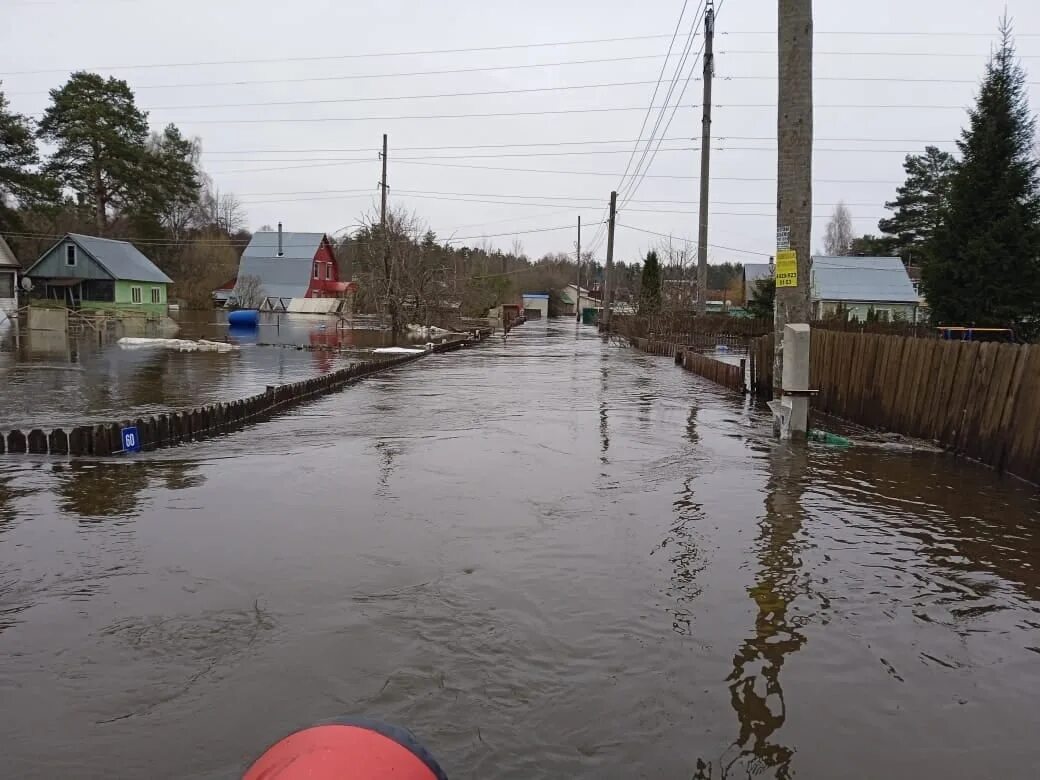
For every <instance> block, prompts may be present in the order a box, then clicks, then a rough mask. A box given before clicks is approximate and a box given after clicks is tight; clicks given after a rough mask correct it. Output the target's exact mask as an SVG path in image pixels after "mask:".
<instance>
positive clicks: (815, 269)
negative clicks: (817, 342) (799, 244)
mask: <svg viewBox="0 0 1040 780" xmlns="http://www.w3.org/2000/svg"><path fill="white" fill-rule="evenodd" d="M810 276H811V291H812V306H813V317H814V318H815V319H827V318H829V317H838V316H843V317H845V318H847V319H853V318H855V319H858V320H860V321H861V322H866V320H867V318H868V317H869V316H870V315H871V313H872V312H873V314H874V315H875V316H876V317H877V318H878V319H879V320H880V321H882V322H892V321H895V320H904V321H906V322H917V320H918V297H917V292H916V291H915V290H914V286H913V284H912V283H911V281H910V276H909V275H908V274H907V271H906V266H904V265H903V261H902V260H900V259H899V258H898V257H814V258H813V259H812V271H811V272H810Z"/></svg>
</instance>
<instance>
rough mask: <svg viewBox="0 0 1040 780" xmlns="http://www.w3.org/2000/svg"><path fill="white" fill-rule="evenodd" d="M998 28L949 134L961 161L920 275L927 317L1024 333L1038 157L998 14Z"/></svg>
mask: <svg viewBox="0 0 1040 780" xmlns="http://www.w3.org/2000/svg"><path fill="white" fill-rule="evenodd" d="M1000 32H1001V42H1000V48H999V49H998V50H997V51H996V52H995V53H994V54H993V56H992V57H991V59H990V62H989V64H988V65H987V67H986V73H985V78H984V79H983V82H982V85H981V88H980V90H979V94H978V98H977V100H976V104H975V107H974V108H972V109H971V110H970V111H969V114H968V116H969V126H968V127H967V128H966V129H965V130H964V131H963V132H962V136H961V139H960V140H959V141H958V142H957V145H958V146H959V148H960V153H961V161H960V163H959V164H958V166H957V171H956V173H955V174H954V176H953V179H952V182H951V186H950V202H949V207H948V209H946V211H945V214H944V218H943V220H942V224H941V225H940V226H939V228H938V230H937V231H936V234H935V241H934V249H933V254H932V256H931V257H928V258H926V262H925V264H924V267H923V269H922V280H923V283H924V290H925V295H926V296H927V299H928V305H929V306H930V308H931V310H932V317H933V319H934V320H935V321H936V322H938V323H944V324H951V325H953V324H965V325H967V324H975V325H979V326H997V327H1007V326H1011V327H1015V328H1016V329H1017V330H1018V332H1019V333H1020V334H1022V335H1024V336H1027V337H1029V336H1033V335H1036V333H1037V332H1038V330H1040V328H1038V325H1040V323H1038V315H1040V177H1038V167H1040V166H1038V163H1037V161H1036V159H1035V158H1034V156H1033V155H1034V151H1033V131H1034V120H1033V116H1032V114H1031V113H1030V111H1029V106H1028V103H1027V99H1026V88H1025V83H1026V75H1025V73H1024V71H1023V69H1022V67H1021V66H1020V65H1019V64H1018V62H1017V61H1016V59H1015V49H1014V42H1013V40H1012V35H1011V27H1010V24H1009V23H1008V21H1007V19H1006V18H1005V19H1004V20H1003V22H1002V24H1001V27H1000Z"/></svg>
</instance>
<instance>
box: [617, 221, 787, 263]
mask: <svg viewBox="0 0 1040 780" xmlns="http://www.w3.org/2000/svg"><path fill="white" fill-rule="evenodd" d="M618 227H623V228H625V229H627V230H635V231H636V232H637V233H649V234H650V235H652V236H660V237H661V238H678V239H680V240H682V241H685V242H686V243H689V244H693V245H696V244H697V242H696V241H694V240H693V239H689V238H686V237H684V236H676V235H674V234H671V233H659V232H657V231H656V230H647V229H646V228H638V227H635V226H634V225H622V224H620V223H619V224H618ZM708 246H710V247H713V248H715V249H725V250H727V251H729V252H741V253H743V254H746V255H758V256H759V257H773V255H771V254H769V253H768V252H756V251H755V250H753V249H740V248H738V247H733V246H724V245H722V244H708Z"/></svg>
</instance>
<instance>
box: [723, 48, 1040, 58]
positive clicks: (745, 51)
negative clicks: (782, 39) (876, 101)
mask: <svg viewBox="0 0 1040 780" xmlns="http://www.w3.org/2000/svg"><path fill="white" fill-rule="evenodd" d="M719 54H725V55H731V54H768V55H769V56H772V57H776V56H777V54H778V52H777V51H776V49H727V50H726V51H720V52H719ZM817 54H822V55H826V56H831V57H971V58H972V59H979V58H982V57H988V56H989V54H988V53H979V54H972V53H970V52H961V51H958V52H939V51H817V50H815V49H814V50H813V56H816V55H817ZM1015 56H1016V57H1018V58H1020V59H1040V54H1016V55H1015Z"/></svg>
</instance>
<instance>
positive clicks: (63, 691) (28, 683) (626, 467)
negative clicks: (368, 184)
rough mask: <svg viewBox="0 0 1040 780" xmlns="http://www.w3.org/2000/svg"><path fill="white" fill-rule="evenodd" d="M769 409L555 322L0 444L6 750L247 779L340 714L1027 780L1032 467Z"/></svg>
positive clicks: (547, 737) (699, 764)
mask: <svg viewBox="0 0 1040 780" xmlns="http://www.w3.org/2000/svg"><path fill="white" fill-rule="evenodd" d="M769 428H770V425H769V421H768V420H767V419H766V418H765V417H764V416H763V414H762V412H760V411H759V410H757V409H756V408H754V407H751V406H749V405H747V404H746V403H745V402H744V401H743V400H742V399H740V398H739V397H737V396H734V395H732V394H729V393H727V392H724V391H721V390H719V389H718V388H717V387H715V386H713V385H710V384H709V383H707V382H705V381H703V380H701V379H700V378H698V377H696V376H694V375H692V374H690V373H688V372H684V371H681V370H680V369H678V368H676V367H675V366H674V365H673V363H672V361H671V359H669V358H659V357H651V356H647V355H643V354H641V353H636V352H634V351H632V350H629V349H625V348H620V347H618V346H614V345H608V344H605V343H604V342H602V341H601V340H600V339H599V338H598V337H597V336H596V334H595V333H594V331H593V330H592V329H591V328H577V329H576V327H575V325H574V324H573V323H571V322H552V321H551V322H549V323H528V324H526V325H524V326H522V327H521V328H518V329H516V330H515V331H513V332H512V333H511V334H510V335H509V337H508V339H507V340H505V341H503V339H502V338H501V337H496V338H494V339H492V340H490V341H489V342H487V343H485V344H484V345H481V346H476V347H474V348H472V349H469V350H466V351H463V352H458V353H452V354H445V355H433V356H430V357H427V358H425V359H424V360H423V361H421V362H420V363H418V364H412V365H409V366H405V367H402V368H400V369H397V370H395V371H393V372H390V373H387V374H383V375H380V376H377V377H372V378H369V379H367V380H365V381H364V382H362V383H360V384H358V385H356V386H353V387H351V388H348V389H347V390H345V391H343V392H341V393H338V394H335V395H331V396H327V397H325V398H323V399H321V400H319V401H317V402H315V403H312V404H309V405H306V406H303V407H300V408H298V409H296V410H294V411H293V412H292V413H291V414H288V415H286V416H284V417H280V418H277V419H274V420H271V421H269V422H267V423H264V424H262V425H258V426H256V427H252V428H249V429H246V430H242V431H240V432H237V433H234V434H232V435H229V436H225V437H221V438H216V439H210V440H207V441H205V442H202V443H199V444H193V445H187V446H182V447H179V448H176V449H172V450H166V451H160V452H156V453H151V454H145V455H142V456H136V457H133V458H132V459H124V460H118V459H113V460H109V461H104V462H93V461H76V462H72V463H69V462H65V461H61V460H49V459H47V458H39V457H27V456H17V457H12V456H8V457H6V458H4V459H0V656H2V658H3V664H2V666H0V702H2V712H3V717H2V718H0V776H4V777H20V778H50V777H55V776H67V777H87V778H95V777H96V778H107V777H171V778H189V777H190V778H196V777H201V778H226V777H235V776H237V774H238V773H239V772H240V771H241V770H242V768H243V767H244V766H245V765H247V764H248V762H249V761H250V760H251V759H252V758H253V757H255V756H256V755H258V754H259V753H260V752H262V751H263V749H264V748H265V747H266V746H267V745H268V744H269V743H271V742H272V741H274V740H276V739H278V738H280V737H281V736H283V735H285V734H286V733H288V732H290V731H291V730H294V729H296V728H299V727H302V726H305V725H308V724H310V723H312V722H315V721H318V720H321V719H325V718H330V717H334V716H337V715H341V714H364V715H370V716H374V717H378V718H382V719H386V720H389V721H392V722H396V723H399V724H403V725H406V726H408V727H410V728H411V729H412V730H413V731H415V732H416V733H417V734H418V735H419V737H420V738H421V739H422V740H423V741H424V742H425V744H426V745H427V746H428V747H429V748H430V749H431V750H432V751H433V752H434V753H435V754H436V755H437V756H438V758H439V759H440V761H441V762H442V764H443V765H444V767H445V769H446V770H447V772H448V774H449V776H451V777H453V778H503V779H507V780H512V779H515V780H520V779H524V780H526V779H528V778H542V777H545V778H579V777H580V778H585V777H588V778H593V777H594V778H642V777H645V778H700V779H703V778H722V777H732V778H746V777H756V778H759V777H770V778H787V777H805V778H837V777H841V778H879V777H884V778H980V777H987V778H990V777H992V778H1034V777H1037V776H1040V742H1038V740H1037V734H1038V733H1040V704H1038V700H1037V698H1038V694H1040V501H1038V498H1037V493H1036V491H1035V489H1033V488H1030V487H1028V486H1026V485H1023V484H1021V483H1018V482H1015V481H1013V480H1011V479H1006V478H1001V477H999V476H997V475H995V474H993V473H992V472H990V471H988V470H986V469H983V468H981V467H979V466H976V465H973V464H970V463H965V462H961V461H956V460H953V459H951V458H949V457H946V456H941V455H931V454H915V455H908V454H904V453H893V452H885V451H879V450H866V449H863V450H857V449H852V450H837V449H827V448H823V447H811V448H809V449H802V448H798V447H793V446H788V445H785V444H780V443H776V442H774V441H773V440H772V439H771V438H770V436H769Z"/></svg>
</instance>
